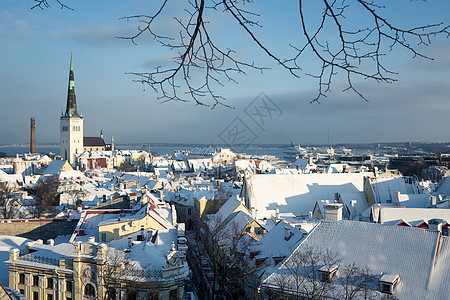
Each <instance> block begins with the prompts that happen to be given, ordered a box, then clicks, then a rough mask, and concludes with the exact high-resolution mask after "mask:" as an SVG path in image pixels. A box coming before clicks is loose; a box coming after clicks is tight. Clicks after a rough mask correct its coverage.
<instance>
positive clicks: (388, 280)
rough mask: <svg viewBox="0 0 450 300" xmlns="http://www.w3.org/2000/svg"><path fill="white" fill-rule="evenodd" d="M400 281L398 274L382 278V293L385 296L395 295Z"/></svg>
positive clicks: (386, 275)
mask: <svg viewBox="0 0 450 300" xmlns="http://www.w3.org/2000/svg"><path fill="white" fill-rule="evenodd" d="M398 281H399V276H398V274H384V275H383V276H381V278H380V292H382V293H385V294H393V293H394V292H395V289H396V286H397V283H398Z"/></svg>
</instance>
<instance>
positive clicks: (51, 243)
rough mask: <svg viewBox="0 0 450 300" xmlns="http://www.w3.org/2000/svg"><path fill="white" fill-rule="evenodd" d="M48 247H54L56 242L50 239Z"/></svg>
mask: <svg viewBox="0 0 450 300" xmlns="http://www.w3.org/2000/svg"><path fill="white" fill-rule="evenodd" d="M47 245H50V246H54V245H55V240H53V239H48V240H47Z"/></svg>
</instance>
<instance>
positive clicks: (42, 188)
mask: <svg viewBox="0 0 450 300" xmlns="http://www.w3.org/2000/svg"><path fill="white" fill-rule="evenodd" d="M58 185H59V184H58V181H57V180H56V177H54V176H51V177H46V178H44V179H42V180H40V181H39V182H38V183H37V186H36V188H35V189H34V197H35V200H36V204H35V206H34V208H33V215H34V217H37V218H40V217H41V216H43V215H44V214H45V213H54V208H55V206H56V205H57V196H58V195H59V192H58Z"/></svg>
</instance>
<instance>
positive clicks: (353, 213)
mask: <svg viewBox="0 0 450 300" xmlns="http://www.w3.org/2000/svg"><path fill="white" fill-rule="evenodd" d="M350 206H351V208H352V211H351V216H350V219H354V218H356V200H352V201H350Z"/></svg>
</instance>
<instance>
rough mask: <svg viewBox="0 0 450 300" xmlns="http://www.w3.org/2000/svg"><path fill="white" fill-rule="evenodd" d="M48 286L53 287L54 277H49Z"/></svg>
mask: <svg viewBox="0 0 450 300" xmlns="http://www.w3.org/2000/svg"><path fill="white" fill-rule="evenodd" d="M47 288H48V289H53V278H47Z"/></svg>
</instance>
